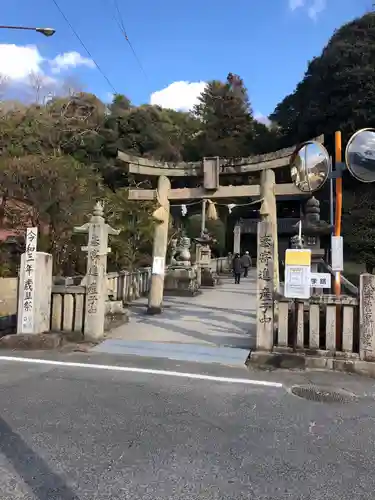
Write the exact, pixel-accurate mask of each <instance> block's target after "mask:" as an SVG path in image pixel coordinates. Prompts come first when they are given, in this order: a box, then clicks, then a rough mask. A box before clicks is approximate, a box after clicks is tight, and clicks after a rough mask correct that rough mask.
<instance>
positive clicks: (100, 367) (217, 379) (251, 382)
mask: <svg viewBox="0 0 375 500" xmlns="http://www.w3.org/2000/svg"><path fill="white" fill-rule="evenodd" d="M0 361H15V362H19V363H30V364H36V365H51V366H61V367H66V368H92V369H94V370H107V371H113V372H128V373H145V374H149V375H166V376H168V377H180V378H191V379H196V380H211V381H213V382H227V383H229V384H247V385H259V386H263V387H277V388H281V387H283V384H280V383H279V382H268V381H266V380H252V379H247V378H231V377H215V376H213V375H204V374H200V373H184V372H174V371H169V370H153V369H152V368H136V367H133V366H116V365H96V364H92V363H76V362H72V361H54V360H50V359H38V358H18V357H16V356H0Z"/></svg>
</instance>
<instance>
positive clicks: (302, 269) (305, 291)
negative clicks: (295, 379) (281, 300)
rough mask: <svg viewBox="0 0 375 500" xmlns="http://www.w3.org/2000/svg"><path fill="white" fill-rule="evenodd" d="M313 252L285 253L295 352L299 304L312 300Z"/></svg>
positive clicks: (285, 293)
mask: <svg viewBox="0 0 375 500" xmlns="http://www.w3.org/2000/svg"><path fill="white" fill-rule="evenodd" d="M310 274H311V250H309V249H305V248H303V249H302V248H301V249H288V250H286V252H285V290H284V295H285V297H287V298H290V299H294V303H293V309H292V311H293V325H294V331H293V351H294V352H295V351H296V350H297V332H298V303H299V300H301V299H308V298H310V287H311V276H310Z"/></svg>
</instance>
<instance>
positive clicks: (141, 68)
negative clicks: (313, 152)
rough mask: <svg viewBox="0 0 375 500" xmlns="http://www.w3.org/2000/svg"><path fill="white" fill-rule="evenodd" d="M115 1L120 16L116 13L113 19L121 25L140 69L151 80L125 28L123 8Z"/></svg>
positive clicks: (120, 27)
mask: <svg viewBox="0 0 375 500" xmlns="http://www.w3.org/2000/svg"><path fill="white" fill-rule="evenodd" d="M113 3H114V7H115V10H116V12H117V16H118V18H117V17H116V16H115V15H114V16H113V19H114V20H115V22H116V24H117V26H118V27H119V29H120V31H121V32H122V34H123V35H124V38H125V40H126V41H127V42H128V45H129V47H130V50H131V51H132V53H133V56H134V58H135V60H136V61H137V64H138V66H139V68H140V70H141V71H142V73H143V75H144V76H145V78H146V80H147V81H149V79H148V76H147V73H146V71H145V69H144V67H143V64H142V62H141V60H140V59H139V57H138V55H137V53H136V51H135V49H134V47H133V45H132V43H131V41H130V40H129V37H128V34H127V32H126V29H125V24H124V20H123V17H122V14H121V10H120V7H119V4H118V1H117V0H113Z"/></svg>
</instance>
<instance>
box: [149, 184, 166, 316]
mask: <svg viewBox="0 0 375 500" xmlns="http://www.w3.org/2000/svg"><path fill="white" fill-rule="evenodd" d="M170 188H171V182H170V180H169V179H168V177H166V176H165V175H162V176H160V177H159V179H158V189H157V200H158V203H159V204H160V206H159V208H157V209H156V210H155V212H154V214H153V215H154V217H155V218H156V219H157V220H158V222H157V224H156V226H155V232H154V244H153V249H152V275H151V288H150V293H149V297H148V307H147V314H160V313H161V311H162V304H163V293H164V274H165V258H166V255H167V246H168V229H169V200H168V193H169V190H170Z"/></svg>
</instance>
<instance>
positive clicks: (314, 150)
mask: <svg viewBox="0 0 375 500" xmlns="http://www.w3.org/2000/svg"><path fill="white" fill-rule="evenodd" d="M330 165H331V162H330V158H329V154H328V151H327V150H326V148H325V147H324V146H323V144H320V143H319V142H315V141H309V142H305V143H304V144H302V145H301V146H300V148H299V149H297V150H296V151H295V153H294V154H293V156H292V159H291V164H290V173H291V176H292V182H293V183H294V184H295V185H296V186H297V188H298V189H299V190H300V191H302V192H303V193H312V192H314V191H317V190H318V189H320V188H321V187H322V186H323V184H324V183H325V182H326V180H327V179H328V177H329V174H330V168H331V167H330Z"/></svg>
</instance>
